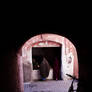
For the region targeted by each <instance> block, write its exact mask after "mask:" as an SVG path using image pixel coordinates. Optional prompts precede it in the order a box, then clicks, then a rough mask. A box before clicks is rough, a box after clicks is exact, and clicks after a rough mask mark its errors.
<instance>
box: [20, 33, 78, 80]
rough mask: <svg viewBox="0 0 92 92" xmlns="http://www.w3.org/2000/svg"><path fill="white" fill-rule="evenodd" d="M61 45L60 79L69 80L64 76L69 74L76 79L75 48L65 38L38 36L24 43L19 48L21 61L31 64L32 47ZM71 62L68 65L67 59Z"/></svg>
mask: <svg viewBox="0 0 92 92" xmlns="http://www.w3.org/2000/svg"><path fill="white" fill-rule="evenodd" d="M61 45H62V52H61V53H62V58H61V59H62V69H61V73H62V78H63V79H64V80H66V79H69V77H68V76H67V75H66V74H71V75H73V76H75V77H77V78H78V57H77V51H76V48H75V46H74V45H73V44H72V42H71V41H70V40H68V39H67V38H66V37H63V36H61V35H57V34H49V33H45V34H39V35H36V36H34V37H32V38H30V39H29V40H28V41H26V42H25V43H24V45H23V46H22V48H21V51H22V61H23V62H24V61H29V62H30V63H32V47H58V46H59V47H60V46H61ZM70 57H71V62H70V63H69V58H70Z"/></svg>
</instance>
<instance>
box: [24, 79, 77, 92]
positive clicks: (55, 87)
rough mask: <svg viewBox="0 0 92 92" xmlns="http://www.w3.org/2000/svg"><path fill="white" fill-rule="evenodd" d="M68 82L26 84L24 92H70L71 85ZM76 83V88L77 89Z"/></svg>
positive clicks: (69, 81)
mask: <svg viewBox="0 0 92 92" xmlns="http://www.w3.org/2000/svg"><path fill="white" fill-rule="evenodd" d="M71 82H72V81H71V80H68V81H54V80H53V81H38V82H31V83H25V84H24V92H68V89H69V87H70V85H71ZM76 84H77V83H76V82H75V83H74V87H76Z"/></svg>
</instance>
